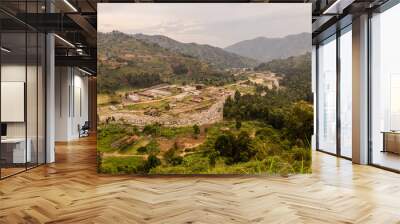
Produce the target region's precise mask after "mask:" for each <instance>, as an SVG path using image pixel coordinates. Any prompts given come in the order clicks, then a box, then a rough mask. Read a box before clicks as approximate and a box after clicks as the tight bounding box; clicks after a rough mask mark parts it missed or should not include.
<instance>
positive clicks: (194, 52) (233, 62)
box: [134, 34, 259, 69]
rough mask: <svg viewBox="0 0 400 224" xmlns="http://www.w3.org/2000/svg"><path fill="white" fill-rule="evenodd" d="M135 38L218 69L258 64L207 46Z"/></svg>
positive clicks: (159, 38)
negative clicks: (196, 59)
mask: <svg viewBox="0 0 400 224" xmlns="http://www.w3.org/2000/svg"><path fill="white" fill-rule="evenodd" d="M134 37H135V38H137V39H139V40H143V41H145V42H147V43H153V44H157V45H159V46H160V47H162V48H165V49H168V50H170V51H173V52H177V53H181V54H184V55H188V56H192V57H195V58H198V59H199V60H201V61H203V62H206V63H208V64H210V65H212V66H213V67H215V68H218V69H226V68H252V67H254V66H256V65H257V64H258V63H259V62H258V61H257V60H256V59H251V58H247V57H243V56H239V55H237V54H234V53H231V52H228V51H225V50H223V49H221V48H218V47H214V46H210V45H207V44H197V43H182V42H179V41H176V40H173V39H171V38H169V37H166V36H162V35H145V34H135V35H134Z"/></svg>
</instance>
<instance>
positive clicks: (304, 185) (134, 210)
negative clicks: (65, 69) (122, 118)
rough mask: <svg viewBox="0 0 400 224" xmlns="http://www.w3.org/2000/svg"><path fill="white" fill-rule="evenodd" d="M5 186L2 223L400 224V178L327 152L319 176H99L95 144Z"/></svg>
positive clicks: (61, 149) (88, 141)
mask: <svg viewBox="0 0 400 224" xmlns="http://www.w3.org/2000/svg"><path fill="white" fill-rule="evenodd" d="M56 151H57V152H56V158H57V162H56V163H54V164H49V165H46V166H42V167H39V168H36V169H33V170H29V171H28V172H26V173H22V174H19V175H16V176H13V177H10V178H7V179H5V180H2V181H0V223H118V224H122V223H400V200H399V198H400V175H399V174H395V173H391V172H388V171H384V170H380V169H377V168H374V167H370V166H360V165H354V164H352V163H351V162H350V161H347V160H343V159H339V158H336V157H333V156H330V155H326V154H323V153H319V152H314V154H313V174H310V175H297V176H291V177H288V178H286V177H276V176H273V177H267V176H260V177H257V176H234V177H232V176H226V177H217V178H215V177H205V176H189V177H173V176H172V177H171V176H157V177H139V176H129V175H123V176H111V175H99V174H97V173H96V141H95V139H94V138H93V137H90V138H85V139H82V140H81V141H76V142H71V143H69V144H58V145H57V150H56Z"/></svg>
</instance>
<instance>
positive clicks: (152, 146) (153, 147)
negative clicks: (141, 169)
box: [146, 139, 160, 155]
mask: <svg viewBox="0 0 400 224" xmlns="http://www.w3.org/2000/svg"><path fill="white" fill-rule="evenodd" d="M146 151H147V153H148V154H150V155H157V154H158V153H159V152H160V146H159V144H158V142H157V141H156V140H154V139H153V140H151V141H150V142H149V144H147V145H146Z"/></svg>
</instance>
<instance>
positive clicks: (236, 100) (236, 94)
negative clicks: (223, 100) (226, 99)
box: [235, 90, 241, 103]
mask: <svg viewBox="0 0 400 224" xmlns="http://www.w3.org/2000/svg"><path fill="white" fill-rule="evenodd" d="M240 96H241V95H240V92H239V90H236V91H235V102H236V103H237V102H239V100H240Z"/></svg>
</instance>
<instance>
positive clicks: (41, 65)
mask: <svg viewBox="0 0 400 224" xmlns="http://www.w3.org/2000/svg"><path fill="white" fill-rule="evenodd" d="M38 38H39V43H38V44H39V45H38V58H39V62H38V79H37V80H38V144H37V145H38V163H39V164H43V163H45V156H46V155H45V153H46V149H45V99H46V98H45V81H46V79H45V60H46V52H45V44H46V39H45V35H44V34H41V33H39V36H38Z"/></svg>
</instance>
